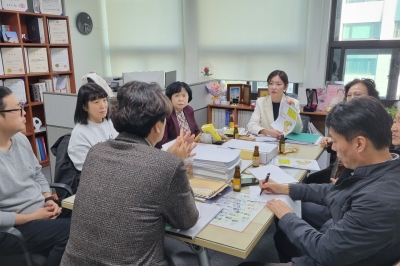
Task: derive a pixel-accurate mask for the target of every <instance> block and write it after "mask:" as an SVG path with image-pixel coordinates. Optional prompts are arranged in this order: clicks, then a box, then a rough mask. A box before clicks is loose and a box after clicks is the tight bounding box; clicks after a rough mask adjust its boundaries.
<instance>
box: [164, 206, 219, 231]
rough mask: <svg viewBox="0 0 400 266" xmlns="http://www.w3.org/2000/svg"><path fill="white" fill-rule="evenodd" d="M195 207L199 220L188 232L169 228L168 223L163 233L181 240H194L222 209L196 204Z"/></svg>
mask: <svg viewBox="0 0 400 266" xmlns="http://www.w3.org/2000/svg"><path fill="white" fill-rule="evenodd" d="M196 207H197V209H198V210H199V219H198V220H197V223H196V225H195V226H193V227H192V228H190V229H188V230H180V229H176V228H173V227H171V225H169V224H168V223H167V224H166V225H165V232H166V233H168V234H171V235H175V236H180V237H183V238H188V239H194V238H195V237H196V236H197V235H198V234H199V233H200V232H201V230H203V228H204V227H206V226H207V225H208V224H209V223H210V222H211V220H212V219H214V217H215V216H216V215H217V214H218V213H219V212H220V211H221V210H222V207H220V206H217V205H214V204H206V203H200V202H196Z"/></svg>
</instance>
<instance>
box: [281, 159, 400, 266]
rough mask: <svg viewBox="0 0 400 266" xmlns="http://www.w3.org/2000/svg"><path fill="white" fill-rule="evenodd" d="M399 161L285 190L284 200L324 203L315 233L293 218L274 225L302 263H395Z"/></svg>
mask: <svg viewBox="0 0 400 266" xmlns="http://www.w3.org/2000/svg"><path fill="white" fill-rule="evenodd" d="M399 173H400V159H396V160H391V161H387V162H383V163H380V164H375V165H369V166H363V167H358V168H356V169H355V171H354V173H353V175H351V176H350V177H348V178H345V179H343V180H340V182H339V181H338V182H337V183H336V185H332V184H322V185H318V184H310V185H304V184H298V185H291V186H290V197H291V198H292V199H293V200H302V201H308V202H314V203H317V204H321V205H326V206H328V208H329V212H330V214H331V217H332V218H331V219H330V220H328V221H327V222H326V223H325V224H324V225H323V226H322V228H321V230H320V231H318V230H315V229H314V228H313V227H311V226H310V225H309V224H307V223H306V222H305V221H303V220H302V219H300V218H298V217H297V216H296V215H294V214H286V215H284V216H283V217H282V219H281V220H280V221H279V227H280V228H282V230H283V231H284V232H285V233H286V235H287V236H288V238H289V239H290V240H291V241H292V243H294V245H296V246H297V247H298V248H299V249H300V250H302V252H303V253H304V254H305V255H304V256H302V257H298V258H293V259H292V261H293V262H294V263H295V264H296V266H302V265H325V266H327V265H334V266H340V265H364V266H365V265H371V266H372V265H373V266H379V265H393V264H394V263H395V262H396V261H397V260H398V259H400V174H399Z"/></svg>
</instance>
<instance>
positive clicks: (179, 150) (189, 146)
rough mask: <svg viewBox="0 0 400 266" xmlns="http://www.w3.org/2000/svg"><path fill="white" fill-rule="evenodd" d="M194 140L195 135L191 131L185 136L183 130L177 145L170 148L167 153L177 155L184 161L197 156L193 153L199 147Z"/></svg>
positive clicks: (176, 141) (177, 139) (176, 142)
mask: <svg viewBox="0 0 400 266" xmlns="http://www.w3.org/2000/svg"><path fill="white" fill-rule="evenodd" d="M194 138H195V136H194V134H191V132H190V131H188V132H186V134H183V130H182V129H181V131H180V132H179V136H178V137H177V138H176V140H175V143H174V144H172V145H171V147H169V148H168V150H167V152H170V153H172V154H175V155H176V156H178V157H179V158H181V159H182V160H185V159H186V158H189V157H193V156H195V155H196V153H192V151H193V149H194V148H195V147H196V146H197V144H196V143H195V142H194Z"/></svg>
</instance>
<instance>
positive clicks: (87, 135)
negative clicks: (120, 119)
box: [68, 83, 118, 171]
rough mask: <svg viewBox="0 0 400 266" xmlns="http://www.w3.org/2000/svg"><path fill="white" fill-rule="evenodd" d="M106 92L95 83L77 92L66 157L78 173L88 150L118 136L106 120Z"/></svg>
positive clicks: (86, 85) (84, 86)
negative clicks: (72, 125)
mask: <svg viewBox="0 0 400 266" xmlns="http://www.w3.org/2000/svg"><path fill="white" fill-rule="evenodd" d="M107 96H108V95H107V92H106V91H105V90H104V89H103V88H102V87H100V86H99V85H97V84H95V83H87V84H85V85H82V87H81V88H80V89H79V91H78V99H77V101H76V108H75V115H74V122H75V127H74V129H73V130H72V133H71V139H70V140H69V144H68V156H69V157H70V159H71V161H72V162H73V163H74V166H75V168H76V169H77V170H78V171H82V166H83V163H84V162H85V159H86V155H87V153H88V151H89V149H90V148H91V147H92V146H93V145H95V144H97V143H99V142H103V141H106V140H108V139H113V138H115V137H116V136H117V135H118V132H117V131H116V130H115V129H114V126H113V123H112V122H111V120H110V119H109V118H108V101H107Z"/></svg>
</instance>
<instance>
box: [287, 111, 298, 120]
mask: <svg viewBox="0 0 400 266" xmlns="http://www.w3.org/2000/svg"><path fill="white" fill-rule="evenodd" d="M287 114H288V116H290V117H291V118H292V119H293V120H296V117H297V113H296V111H295V110H293V108H289V109H288V113H287Z"/></svg>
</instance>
